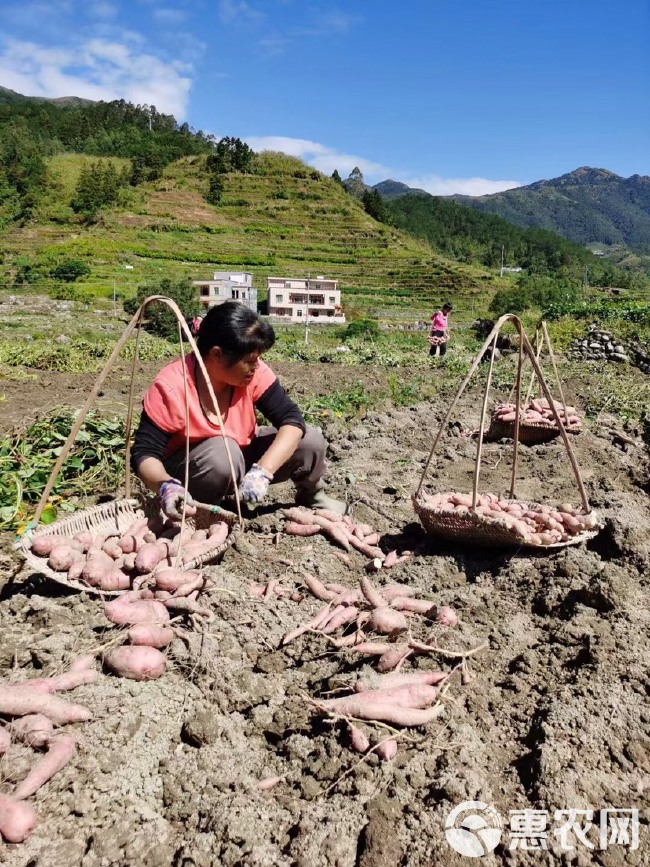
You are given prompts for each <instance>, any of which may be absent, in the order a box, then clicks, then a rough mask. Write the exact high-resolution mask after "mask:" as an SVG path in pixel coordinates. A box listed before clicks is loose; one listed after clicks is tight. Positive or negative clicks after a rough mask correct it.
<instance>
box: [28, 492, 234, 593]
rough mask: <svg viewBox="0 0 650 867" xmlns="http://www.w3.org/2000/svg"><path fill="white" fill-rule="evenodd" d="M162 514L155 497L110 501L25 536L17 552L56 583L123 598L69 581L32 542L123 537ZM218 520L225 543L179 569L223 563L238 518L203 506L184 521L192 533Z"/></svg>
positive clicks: (76, 580)
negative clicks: (82, 534)
mask: <svg viewBox="0 0 650 867" xmlns="http://www.w3.org/2000/svg"><path fill="white" fill-rule="evenodd" d="M201 506H202V504H201ZM159 511H160V510H159V507H158V502H157V500H156V498H154V497H147V498H142V499H128V500H111V501H110V502H108V503H101V504H100V505H99V506H90V508H88V509H84V510H82V511H80V512H75V513H74V515H70V517H68V518H62V519H61V520H60V521H55V522H54V523H53V524H47V525H46V526H42V527H37V528H36V529H35V530H33V531H32V532H31V533H29V534H25V535H23V536H22V538H21V540H20V542H19V546H18V550H19V552H20V553H21V554H22V556H23V557H24V558H25V560H26V561H27V563H28V564H29V565H30V566H31V567H32V568H33V569H34V571H35V572H38V573H39V574H41V575H44V576H45V577H46V578H49V579H50V580H52V581H55V582H56V583H57V584H61V585H63V586H64V587H68V588H70V589H72V590H83V591H85V592H86V593H90V594H96V595H98V596H121V595H122V593H126V592H127V591H126V590H100V589H98V588H97V587H91V586H90V585H89V584H86V583H85V581H81V580H79V579H70V578H68V576H67V575H66V574H65V572H55V571H54V570H53V569H51V568H50V567H49V566H48V562H47V559H48V558H47V557H38V556H37V555H36V554H34V552H33V551H32V550H31V545H32V542H33V540H34V539H35V538H37V537H39V536H74V534H75V533H80V532H82V531H84V530H87V531H88V532H89V533H91V534H92V535H93V536H100V535H102V534H103V533H115V534H117V535H121V534H122V533H124V532H125V531H126V530H128V528H129V527H130V526H131V524H133V522H134V521H136V520H137V519H138V518H143V517H145V516H146V517H148V518H150V517H155V516H156V515H157V514H159ZM217 521H224V522H225V523H227V524H228V526H229V527H230V532H229V533H228V537H227V538H226V540H225V541H224V542H223V543H222V544H221V545H219V546H218V547H217V548H215V549H214V550H212V551H210V552H209V553H208V554H207V555H206V556H204V557H196V558H194V559H193V560H190V561H189V562H188V563H185V564H183V565H181V564H180V563H179V565H178V566H177V568H178V569H182V570H183V571H189V570H190V569H201V568H202V567H204V566H208V565H211V564H215V563H218V562H219V560H221V558H222V557H223V555H224V553H225V552H226V551H227V550H228V548H230V546H231V545H232V544H233V543H234V542H235V540H236V538H237V528H235V527H234V524H235V522H236V521H237V515H235V514H233V513H232V512H228V511H226V510H225V509H220V508H218V507H210V506H206V507H200V508H199V509H198V510H197V513H196V515H193V516H192V517H191V518H190V517H188V518H186V519H185V525H186V526H187V527H189V528H190V529H192V530H207V529H208V528H209V527H210V526H211V525H212V524H214V523H216V522H217Z"/></svg>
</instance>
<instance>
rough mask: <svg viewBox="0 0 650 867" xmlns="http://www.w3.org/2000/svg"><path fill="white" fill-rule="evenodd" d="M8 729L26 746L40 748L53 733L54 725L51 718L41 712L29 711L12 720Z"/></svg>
mask: <svg viewBox="0 0 650 867" xmlns="http://www.w3.org/2000/svg"><path fill="white" fill-rule="evenodd" d="M9 731H10V732H11V736H12V737H13V738H15V739H16V740H17V741H22V743H24V744H27V746H28V747H33V748H34V749H40V748H41V747H44V746H45V745H46V744H47V743H48V741H49V740H50V738H51V737H52V735H53V734H54V725H53V724H52V720H51V719H48V717H46V716H44V715H43V714H42V713H30V714H27V716H24V717H21V718H20V719H16V720H14V721H13V722H12V723H11V724H10V726H9Z"/></svg>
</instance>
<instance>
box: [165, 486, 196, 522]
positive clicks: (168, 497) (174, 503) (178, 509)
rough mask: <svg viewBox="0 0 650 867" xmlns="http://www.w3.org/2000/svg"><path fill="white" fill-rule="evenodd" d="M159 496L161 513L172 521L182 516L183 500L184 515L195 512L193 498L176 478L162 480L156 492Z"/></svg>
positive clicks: (178, 519) (187, 515)
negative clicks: (184, 504)
mask: <svg viewBox="0 0 650 867" xmlns="http://www.w3.org/2000/svg"><path fill="white" fill-rule="evenodd" d="M158 496H159V497H160V508H161V509H162V510H163V513H164V514H165V515H167V517H168V518H171V519H172V520H173V521H180V520H182V518H183V501H185V503H186V507H185V515H186V517H189V516H190V515H195V514H196V507H195V506H194V500H193V499H192V498H191V497H190V495H189V494H188V493H187V491H186V490H185V488H184V487H183V485H182V484H181V483H180V482H179V481H178V479H168V480H167V481H166V482H163V483H162V485H161V486H160V490H159V492H158Z"/></svg>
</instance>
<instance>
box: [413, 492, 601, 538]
mask: <svg viewBox="0 0 650 867" xmlns="http://www.w3.org/2000/svg"><path fill="white" fill-rule="evenodd" d="M420 500H421V502H422V503H424V504H425V505H426V506H428V507H429V508H430V509H431V511H432V512H433V513H434V514H435V513H436V512H437V513H439V514H442V513H449V512H456V513H457V514H459V515H462V514H467V513H468V512H470V511H472V497H471V495H470V494H459V493H453V492H449V493H441V494H434V495H430V494H422V495H420ZM475 513H476V514H477V515H480V516H481V519H482V520H483V521H485V522H486V523H489V524H492V525H494V526H496V527H500V528H502V529H504V530H506V531H507V532H508V533H510V534H512V535H513V536H514V537H516V538H518V539H519V540H520V541H521V542H522V543H524V544H526V545H553V544H556V543H558V542H567V541H570V540H571V539H573V538H575V537H576V536H579V535H580V534H581V533H585V532H587V531H588V530H593V529H594V528H595V527H597V526H598V519H597V517H596V515H595V514H594V513H593V512H589V513H588V514H586V515H584V514H581V513H580V512H579V511H578V510H577V509H576V508H574V507H573V506H572V505H571V504H570V503H564V504H563V505H561V506H558V507H557V509H555V508H553V507H552V506H544V505H539V504H536V503H524V502H518V501H515V500H504V499H500V498H499V497H498V496H497V495H496V494H480V495H479V496H478V497H477V498H476V509H475Z"/></svg>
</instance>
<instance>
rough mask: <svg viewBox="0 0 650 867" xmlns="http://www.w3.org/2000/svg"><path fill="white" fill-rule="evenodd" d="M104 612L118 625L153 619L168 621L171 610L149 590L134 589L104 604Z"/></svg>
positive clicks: (162, 621)
mask: <svg viewBox="0 0 650 867" xmlns="http://www.w3.org/2000/svg"><path fill="white" fill-rule="evenodd" d="M104 614H105V615H106V617H107V618H108V619H109V620H110V621H111V623H116V624H117V625H118V626H126V625H131V624H133V623H142V622H143V621H153V622H157V623H167V622H168V621H169V611H167V609H166V608H165V606H164V605H163V604H162V602H160V601H158V600H157V599H154V598H153V593H151V591H149V590H132V591H130V592H129V593H124V594H123V595H122V596H119V597H118V598H117V599H114V600H112V601H111V602H107V603H106V604H105V605H104Z"/></svg>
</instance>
